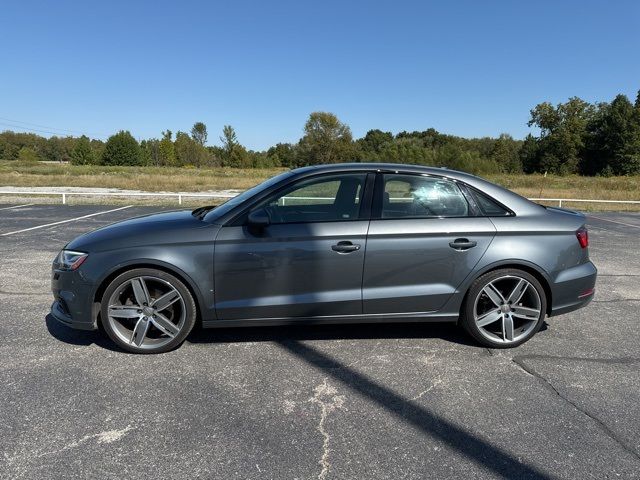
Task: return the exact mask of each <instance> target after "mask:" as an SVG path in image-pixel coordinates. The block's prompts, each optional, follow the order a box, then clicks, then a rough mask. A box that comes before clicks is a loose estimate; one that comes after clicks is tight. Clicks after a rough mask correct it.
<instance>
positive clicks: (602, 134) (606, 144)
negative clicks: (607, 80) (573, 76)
mask: <svg viewBox="0 0 640 480" xmlns="http://www.w3.org/2000/svg"><path fill="white" fill-rule="evenodd" d="M636 103H638V102H636ZM588 130H589V134H590V137H589V141H588V152H587V155H586V159H585V162H584V165H583V169H582V170H583V173H586V174H589V175H593V174H597V173H604V172H607V173H611V174H614V175H633V174H636V173H640V108H638V107H637V106H634V105H633V104H632V103H631V102H630V101H629V99H628V98H627V97H626V96H625V95H618V96H616V98H614V100H613V101H612V102H611V103H610V104H601V105H599V109H598V113H597V114H596V115H595V117H594V119H593V121H592V122H590V124H589V127H588Z"/></svg>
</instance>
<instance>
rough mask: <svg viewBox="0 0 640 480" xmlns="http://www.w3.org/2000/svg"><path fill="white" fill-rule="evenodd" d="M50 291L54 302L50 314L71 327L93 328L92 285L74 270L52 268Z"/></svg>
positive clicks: (94, 320) (94, 310)
mask: <svg viewBox="0 0 640 480" xmlns="http://www.w3.org/2000/svg"><path fill="white" fill-rule="evenodd" d="M51 291H52V293H53V298H54V302H53V304H52V305H51V316H52V317H53V318H55V319H56V320H58V321H59V322H61V323H63V324H64V325H67V326H69V327H71V328H77V329H80V330H95V329H96V328H97V324H96V313H97V312H96V309H95V307H94V304H93V286H92V285H91V284H88V283H86V282H84V281H83V278H82V275H81V273H80V272H79V271H78V270H76V271H73V272H67V271H64V270H57V269H55V268H53V270H52V272H51Z"/></svg>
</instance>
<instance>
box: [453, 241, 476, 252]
mask: <svg viewBox="0 0 640 480" xmlns="http://www.w3.org/2000/svg"><path fill="white" fill-rule="evenodd" d="M476 245H478V242H474V241H473V240H471V241H470V240H469V239H468V238H456V239H455V240H454V241H453V242H449V246H450V247H451V248H453V249H455V250H469V249H470V248H473V247H475V246H476Z"/></svg>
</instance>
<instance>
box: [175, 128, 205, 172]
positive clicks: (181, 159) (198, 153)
mask: <svg viewBox="0 0 640 480" xmlns="http://www.w3.org/2000/svg"><path fill="white" fill-rule="evenodd" d="M174 145H175V150H176V160H177V163H178V165H180V166H184V165H191V166H195V167H200V166H203V165H205V164H206V163H207V156H208V152H207V150H206V148H204V147H203V146H202V145H201V144H200V143H198V142H197V141H196V140H194V139H193V138H191V137H190V136H189V135H187V134H186V133H184V132H178V133H177V134H176V141H175V142H174Z"/></svg>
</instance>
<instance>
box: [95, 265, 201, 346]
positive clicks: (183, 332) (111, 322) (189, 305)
mask: <svg viewBox="0 0 640 480" xmlns="http://www.w3.org/2000/svg"><path fill="white" fill-rule="evenodd" d="M137 278H143V279H145V280H144V282H143V283H145V291H147V287H146V283H147V282H150V283H152V290H153V284H154V282H155V284H156V285H160V286H166V288H167V289H169V288H170V287H172V288H173V289H174V290H175V291H177V292H178V293H179V294H180V297H181V301H179V303H178V301H176V302H175V303H178V305H177V306H173V304H171V305H170V306H169V307H167V309H165V310H162V312H165V313H166V312H167V311H168V310H169V309H172V310H178V309H179V315H180V319H181V321H180V322H178V325H175V324H174V327H175V329H176V331H175V332H173V331H172V332H170V333H171V334H173V335H175V336H173V337H171V336H170V335H169V334H167V333H164V332H162V331H161V330H160V329H159V328H158V327H156V324H154V323H152V322H153V320H151V314H149V317H145V318H148V319H149V327H148V328H147V329H145V335H146V332H149V334H151V333H155V336H156V338H150V339H149V342H150V343H151V342H154V341H158V342H160V344H158V345H157V346H155V345H154V344H153V343H151V344H150V345H145V344H144V342H145V341H146V339H147V337H146V336H145V335H143V336H142V338H143V340H142V342H143V343H142V345H141V346H137V345H135V344H133V343H132V342H133V340H131V341H129V342H127V341H125V340H124V339H123V335H124V334H126V332H127V330H126V326H124V324H120V323H119V322H117V321H116V320H117V319H114V318H113V317H109V300H110V299H111V297H112V295H114V293H115V292H116V290H118V291H119V292H123V293H118V295H123V296H126V293H124V292H126V289H127V288H129V287H128V286H127V284H128V283H129V284H130V283H131V282H132V281H133V282H134V283H135V282H136V280H135V279H137ZM157 291H158V292H160V293H157V294H156V297H154V294H153V293H152V291H147V294H148V297H149V298H150V299H151V302H149V305H153V302H154V301H156V300H157V299H158V297H159V296H161V292H162V291H161V290H157ZM131 292H133V287H131ZM129 296H131V295H129ZM129 301H131V299H130V300H129ZM122 307H123V308H124V307H128V305H123V306H122ZM133 308H136V307H135V306H134V307H133ZM183 310H184V313H183ZM196 312H197V309H196V304H195V301H194V299H193V295H191V292H190V291H189V289H188V288H187V287H186V286H185V284H184V283H183V282H182V281H181V280H179V279H178V278H176V277H175V276H173V275H171V274H170V273H167V272H165V271H163V270H156V269H153V268H135V269H132V270H129V271H126V272H124V273H122V274H120V275H118V276H117V277H116V278H114V279H113V280H112V281H111V283H110V284H109V286H108V287H107V289H106V290H105V291H104V294H103V295H102V299H101V304H100V316H101V323H102V326H103V328H104V331H105V332H106V333H107V335H108V336H109V338H111V340H113V342H114V343H115V344H116V345H118V346H119V347H120V348H122V349H124V350H126V351H128V352H132V353H143V354H150V353H163V352H168V351H170V350H173V349H174V348H176V347H178V346H179V345H181V344H182V342H184V340H185V339H186V338H187V335H189V332H191V330H192V329H193V326H194V325H195V322H196ZM172 313H173V312H172ZM159 316H161V317H162V316H163V315H159ZM165 317H167V315H165ZM153 318H156V317H155V315H153ZM137 320H139V319H126V318H125V319H124V320H121V321H123V322H131V323H132V324H133V323H135V322H137ZM172 323H173V320H172ZM116 330H118V331H116ZM156 330H157V331H156Z"/></svg>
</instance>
